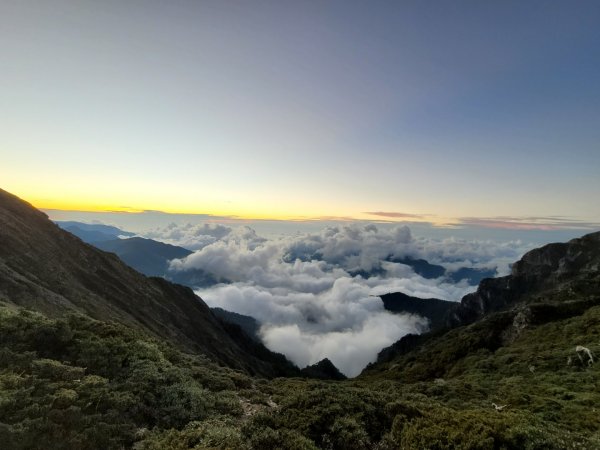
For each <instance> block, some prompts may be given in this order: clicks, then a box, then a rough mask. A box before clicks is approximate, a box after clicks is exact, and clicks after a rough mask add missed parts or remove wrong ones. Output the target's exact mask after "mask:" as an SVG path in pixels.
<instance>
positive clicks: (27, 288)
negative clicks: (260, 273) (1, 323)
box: [0, 190, 289, 376]
mask: <svg viewBox="0 0 600 450" xmlns="http://www.w3.org/2000/svg"><path fill="white" fill-rule="evenodd" d="M0 300H2V301H6V302H10V303H14V304H16V305H19V306H24V307H26V308H29V309H34V310H37V311H40V312H42V313H44V314H47V315H49V316H54V317H56V316H60V315H64V314H65V313H68V312H79V313H84V314H87V315H89V316H91V317H93V318H95V319H98V320H103V321H110V320H115V321H118V322H121V323H124V324H127V325H129V326H134V327H138V328H139V329H142V330H144V331H146V332H150V333H151V334H154V335H155V336H159V337H161V338H165V339H168V340H170V341H171V342H174V343H176V344H177V345H178V346H179V347H180V348H183V349H185V350H187V351H192V352H199V353H203V354H206V355H208V356H210V357H211V358H213V359H215V360H216V361H219V362H221V363H223V364H226V365H229V366H230V367H234V368H239V369H243V370H246V371H248V372H250V373H258V374H263V375H267V376H268V375H277V374H279V372H278V368H277V367H276V366H274V365H273V364H272V363H271V362H268V361H265V360H264V359H265V358H263V357H262V356H264V355H262V356H258V357H256V356H254V355H252V354H249V353H248V352H247V351H244V350H243V349H242V348H240V345H238V343H236V342H235V339H233V338H232V337H231V336H230V335H229V334H228V333H227V331H226V330H225V329H224V328H223V326H222V325H221V323H220V322H219V321H218V320H217V319H216V317H214V315H213V314H212V313H211V311H210V309H209V308H208V306H207V305H206V304H205V303H204V302H203V301H202V300H201V299H200V298H199V297H197V296H196V295H195V294H194V293H193V291H192V290H191V289H189V288H186V287H184V286H180V285H177V284H173V283H170V282H168V281H165V280H164V279H161V278H148V277H145V276H144V275H142V274H140V273H139V272H136V271H135V270H133V269H132V268H130V267H129V266H127V265H126V264H124V263H123V262H122V261H121V260H120V259H119V258H118V257H117V256H116V255H114V254H111V253H105V252H103V251H101V250H99V249H97V248H95V247H93V246H91V245H88V244H86V243H84V242H82V241H81V240H80V239H79V238H77V237H75V236H74V235H72V234H70V233H68V232H66V231H64V230H62V229H60V228H59V227H58V226H57V225H55V224H54V223H52V222H51V221H50V220H49V219H48V217H47V216H46V215H45V214H43V213H41V212H40V211H38V210H37V209H35V208H33V207H32V206H31V205H29V204H28V203H26V202H24V201H22V200H20V199H19V198H17V197H15V196H13V195H11V194H9V193H8V192H6V191H3V190H0ZM264 350H266V349H264ZM267 352H268V351H267ZM263 353H264V352H263ZM266 359H268V358H266ZM288 369H289V368H286V371H288Z"/></svg>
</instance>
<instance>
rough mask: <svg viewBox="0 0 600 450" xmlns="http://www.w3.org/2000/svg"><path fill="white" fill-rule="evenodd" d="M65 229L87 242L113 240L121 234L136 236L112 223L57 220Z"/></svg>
mask: <svg viewBox="0 0 600 450" xmlns="http://www.w3.org/2000/svg"><path fill="white" fill-rule="evenodd" d="M55 223H56V224H57V225H58V226H59V227H61V228H62V229H63V230H67V231H68V232H69V233H71V234H74V235H75V236H77V237H78V238H79V239H81V240H82V241H84V242H87V243H90V244H91V243H94V242H102V241H111V240H113V239H115V238H118V237H119V236H125V237H129V236H135V234H134V233H130V232H128V231H123V230H121V229H119V228H117V227H113V226H111V225H104V224H100V223H83V222H74V221H56V222H55Z"/></svg>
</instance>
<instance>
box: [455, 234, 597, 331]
mask: <svg viewBox="0 0 600 450" xmlns="http://www.w3.org/2000/svg"><path fill="white" fill-rule="evenodd" d="M599 269H600V232H595V233H591V234H588V235H586V236H583V237H581V238H578V239H573V240H571V241H569V242H567V243H556V244H548V245H545V246H543V247H541V248H537V249H535V250H532V251H530V252H528V253H526V254H525V255H524V256H523V258H521V260H520V261H518V262H516V263H515V264H514V265H513V268H512V273H511V275H508V276H505V277H500V278H487V279H485V280H483V281H482V282H481V283H480V284H479V287H478V288H477V291H476V292H474V293H472V294H468V295H466V296H465V297H463V299H462V300H461V302H460V304H458V305H456V306H455V307H454V308H452V309H450V311H449V312H448V315H447V317H446V325H447V326H450V327H454V326H459V325H466V324H469V323H472V322H474V321H476V320H478V319H479V318H481V317H483V316H484V315H486V314H488V313H491V312H495V311H500V310H503V309H506V308H509V307H510V306H512V305H515V304H517V303H534V302H539V301H541V300H543V301H544V302H553V301H555V300H557V299H560V301H568V300H571V299H579V300H581V299H582V298H585V297H586V296H587V297H590V296H593V295H594V294H597V291H596V289H597V287H598V283H599V282H600V275H599V272H600V271H599Z"/></svg>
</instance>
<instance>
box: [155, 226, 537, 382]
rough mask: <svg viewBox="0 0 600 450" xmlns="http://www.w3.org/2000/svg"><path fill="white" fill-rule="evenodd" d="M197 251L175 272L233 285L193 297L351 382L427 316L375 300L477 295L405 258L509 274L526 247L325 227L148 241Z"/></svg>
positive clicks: (176, 264)
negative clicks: (267, 235)
mask: <svg viewBox="0 0 600 450" xmlns="http://www.w3.org/2000/svg"><path fill="white" fill-rule="evenodd" d="M148 236H149V237H153V238H155V239H160V240H163V241H165V242H169V243H173V244H178V245H182V246H187V247H188V248H194V247H195V248H196V249H197V250H196V251H195V252H194V253H193V254H191V255H190V256H188V257H187V258H184V259H181V260H174V261H172V262H171V266H170V270H172V271H188V270H197V269H200V270H202V271H205V272H207V273H210V274H213V275H214V276H215V278H216V279H221V280H229V281H230V283H229V284H220V285H216V286H212V287H209V288H206V289H202V290H200V291H197V292H198V294H199V295H200V296H201V297H202V298H203V299H204V300H205V301H206V302H207V303H208V304H209V305H210V306H219V307H221V308H224V309H227V310H230V311H235V312H237V313H240V314H246V315H250V316H253V317H255V318H256V319H258V320H259V321H260V322H261V323H262V324H263V326H262V328H261V336H262V338H263V341H264V343H265V345H267V347H269V348H270V349H271V350H274V351H278V352H281V353H284V354H285V355H286V356H288V358H290V359H291V360H292V361H293V362H295V363H296V364H298V365H299V366H300V367H303V366H306V365H308V364H313V363H316V362H318V361H319V360H321V359H323V358H325V357H328V358H329V359H331V360H332V361H333V363H334V364H335V365H336V366H337V367H338V368H339V369H340V370H342V371H343V372H344V373H345V374H347V375H349V376H354V375H357V374H358V373H359V372H360V370H361V369H362V368H364V366H365V365H366V364H367V363H369V362H371V361H373V360H374V359H375V358H376V355H377V353H378V352H379V351H380V350H381V349H382V348H384V347H386V346H388V345H391V344H392V343H394V342H395V341H397V340H398V339H400V338H401V337H402V336H403V335H405V334H407V333H415V332H421V331H422V330H423V329H424V328H425V327H426V321H425V320H424V319H422V318H419V317H415V316H409V315H395V314H391V313H388V312H386V311H385V310H384V309H383V303H382V301H381V300H380V299H379V298H378V297H377V296H378V295H381V294H385V293H388V292H404V293H406V294H409V295H413V296H416V297H421V298H428V297H436V298H443V299H447V300H455V301H457V300H460V299H461V298H462V296H463V295H465V294H466V293H468V292H471V291H473V290H474V289H475V288H474V286H469V285H468V284H467V283H466V282H465V281H463V282H461V283H454V282H452V281H450V280H449V279H447V278H446V277H439V278H436V279H426V278H423V277H421V276H419V275H417V274H416V273H415V272H414V271H413V269H412V268H411V267H409V266H408V265H405V264H401V263H399V262H394V261H398V260H402V259H403V258H406V257H410V258H413V259H417V258H421V259H425V260H427V261H428V262H430V263H433V264H438V265H441V266H444V267H445V268H446V269H448V270H456V269H458V268H460V267H470V268H485V269H494V270H497V271H498V272H499V273H501V274H502V273H505V272H507V271H508V263H509V262H512V261H515V260H516V259H518V257H519V256H520V254H522V253H523V252H524V251H525V250H526V248H525V247H524V245H523V244H522V243H520V242H509V243H497V242H492V241H466V240H462V239H453V238H449V239H429V238H428V239H426V238H415V237H413V236H412V234H411V232H410V230H409V229H408V228H407V227H405V226H400V227H392V228H384V227H376V226H375V225H367V226H357V225H351V226H345V227H329V228H325V229H324V230H322V231H321V232H318V233H306V234H298V235H295V236H287V237H279V238H274V239H269V240H267V239H264V238H261V237H260V236H258V235H257V234H256V233H255V232H254V230H252V229H250V228H248V227H238V228H228V227H225V226H221V225H188V226H182V227H178V226H175V225H172V226H169V227H166V228H165V229H157V230H155V231H154V232H153V234H151V235H148Z"/></svg>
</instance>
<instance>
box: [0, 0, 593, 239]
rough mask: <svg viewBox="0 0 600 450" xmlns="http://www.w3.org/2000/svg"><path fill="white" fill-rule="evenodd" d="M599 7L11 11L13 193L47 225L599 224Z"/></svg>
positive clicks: (4, 131)
mask: <svg viewBox="0 0 600 450" xmlns="http://www.w3.org/2000/svg"><path fill="white" fill-rule="evenodd" d="M598 23H600V3H598V2H597V1H585V0H581V1H526V2H523V1H503V2H481V1H454V2H441V1H435V2H434V1H402V2H393V1H389V2H386V1H373V2H363V1H340V2H337V1H252V2H248V1H227V2H223V1H192V0H188V1H185V0H173V1H169V2H162V1H152V0H145V1H136V0H129V1H112V0H105V1H102V2H98V1H83V0H81V1H74V0H69V1H62V0H55V1H52V2H48V1H29V0H19V1H3V2H1V3H0V161H1V164H0V180H1V181H2V183H1V187H2V188H3V189H6V190H8V191H10V192H12V193H14V194H16V195H19V196H20V197H22V198H24V199H26V200H28V201H30V202H31V203H33V204H34V205H35V206H37V207H40V208H44V209H52V210H84V211H107V210H108V211H114V210H117V211H147V210H151V211H163V212H170V213H188V214H191V213H194V214H206V215H211V216H219V217H232V216H234V217H241V218H248V219H302V220H307V219H322V220H332V219H340V218H342V219H344V220H348V219H350V220H352V219H358V220H365V221H368V220H408V221H412V222H425V223H430V224H434V225H437V226H439V225H448V224H451V225H463V226H479V227H488V228H489V227H491V228H503V227H505V228H506V227H508V228H516V229H519V228H520V229H523V228H527V227H529V228H531V227H533V228H536V229H544V228H551V229H571V228H584V229H593V228H596V229H597V228H598V227H599V225H598V224H600V202H598V201H597V198H598V194H599V193H600V176H599V175H600V149H599V148H598V147H599V143H600V83H599V82H598V80H600V57H599V56H598V55H599V54H600V53H599V51H600V28H599V27H598Z"/></svg>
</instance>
